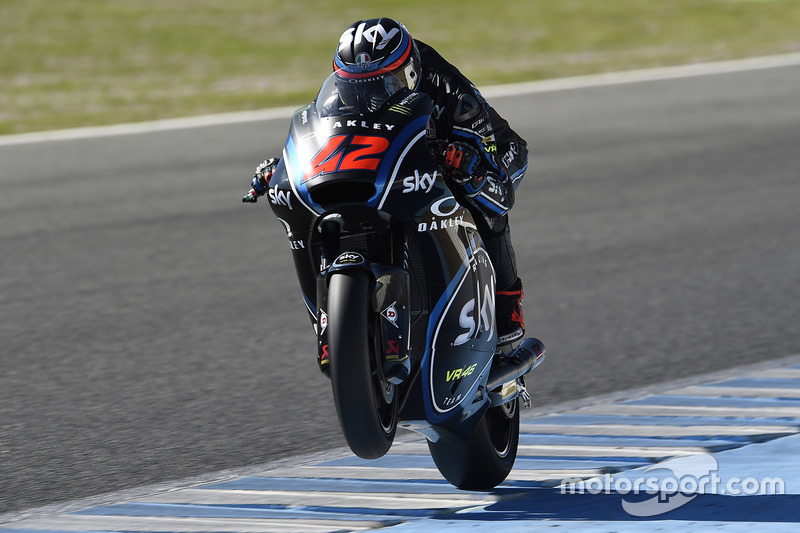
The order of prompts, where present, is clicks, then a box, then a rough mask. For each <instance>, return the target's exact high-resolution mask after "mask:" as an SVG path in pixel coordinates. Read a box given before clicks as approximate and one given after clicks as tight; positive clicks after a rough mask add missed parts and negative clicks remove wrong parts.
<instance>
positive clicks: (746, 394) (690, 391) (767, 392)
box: [664, 385, 800, 398]
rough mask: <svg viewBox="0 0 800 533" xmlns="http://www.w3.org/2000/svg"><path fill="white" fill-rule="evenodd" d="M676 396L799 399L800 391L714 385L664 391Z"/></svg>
mask: <svg viewBox="0 0 800 533" xmlns="http://www.w3.org/2000/svg"><path fill="white" fill-rule="evenodd" d="M664 394H671V395H677V396H711V397H721V398H731V397H733V398H800V389H769V388H766V387H718V386H716V385H709V386H695V387H685V388H683V389H677V390H671V391H666V392H665V393H664Z"/></svg>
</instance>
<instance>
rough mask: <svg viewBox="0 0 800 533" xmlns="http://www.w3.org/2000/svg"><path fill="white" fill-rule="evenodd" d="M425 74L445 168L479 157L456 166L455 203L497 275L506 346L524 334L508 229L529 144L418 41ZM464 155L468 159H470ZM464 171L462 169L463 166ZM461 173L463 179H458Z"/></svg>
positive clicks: (431, 132)
mask: <svg viewBox="0 0 800 533" xmlns="http://www.w3.org/2000/svg"><path fill="white" fill-rule="evenodd" d="M416 44H417V47H418V49H419V53H420V56H421V61H420V62H421V65H422V75H421V77H420V85H419V87H418V89H417V90H418V91H420V92H423V93H426V94H428V95H429V96H430V97H431V99H432V100H433V113H432V114H431V121H430V124H429V127H428V142H429V145H430V146H431V149H432V150H433V151H434V154H435V155H436V156H437V157H438V158H439V160H440V162H441V163H442V164H443V166H444V167H445V168H448V167H451V168H452V167H453V165H452V161H450V159H451V157H449V155H448V148H450V156H452V154H453V150H454V149H453V148H452V147H451V145H453V144H455V145H456V148H455V150H456V151H459V150H460V149H461V148H462V147H461V146H460V145H465V146H463V148H466V147H471V148H472V150H469V149H466V150H463V151H464V152H466V153H468V154H476V155H477V162H476V164H475V165H474V166H468V167H467V168H468V170H469V172H467V173H466V175H465V173H464V172H463V168H458V167H459V165H456V168H454V175H453V177H454V178H455V179H454V181H455V182H456V183H455V184H453V185H452V188H453V192H454V194H455V196H456V199H457V200H458V201H459V203H461V204H462V205H463V206H464V207H466V208H467V209H469V210H470V211H471V212H472V214H473V216H474V218H475V220H476V223H477V225H478V231H479V232H480V235H481V238H482V239H483V241H484V243H485V245H486V248H487V251H488V252H489V256H490V258H491V260H492V264H493V265H494V268H495V273H496V276H497V298H496V306H497V327H498V333H499V338H500V341H501V343H502V342H510V341H512V340H516V339H517V338H519V337H521V336H522V334H523V333H524V328H525V324H524V318H523V314H522V306H521V300H522V297H523V293H522V282H521V280H520V279H519V276H518V273H517V262H516V256H515V254H514V248H513V246H512V244H511V235H510V229H509V225H508V211H509V209H511V207H513V205H514V191H515V190H516V188H517V186H518V185H519V183H520V180H521V179H522V177H523V175H524V174H525V171H526V170H527V168H528V148H527V144H526V142H525V141H524V140H523V139H522V138H521V137H520V136H519V135H518V134H517V133H516V132H514V130H512V129H511V127H510V126H509V124H508V122H507V121H506V120H505V119H503V118H502V117H501V116H500V115H499V114H498V113H497V111H495V110H494V108H492V107H491V106H490V105H489V104H488V103H487V102H486V100H485V99H484V98H483V96H482V95H481V94H480V92H479V91H478V90H477V89H476V88H475V86H474V85H473V84H472V83H471V82H470V81H469V80H468V79H467V78H466V77H465V76H464V75H463V74H461V72H459V70H458V69H457V68H456V67H455V66H453V65H452V64H450V63H449V62H447V61H446V60H445V59H444V58H443V57H442V56H441V55H440V54H439V53H438V52H436V50H434V49H433V48H432V47H431V46H429V45H427V44H425V43H423V42H421V41H419V40H416ZM464 157H467V158H468V157H469V155H465V156H464ZM461 167H463V165H461ZM459 174H460V176H459Z"/></svg>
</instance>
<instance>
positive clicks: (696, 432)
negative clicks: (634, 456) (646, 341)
mask: <svg viewBox="0 0 800 533" xmlns="http://www.w3.org/2000/svg"><path fill="white" fill-rule="evenodd" d="M520 429H521V430H523V431H525V432H526V433H539V434H556V435H605V436H623V437H692V436H699V437H705V436H708V437H725V436H756V435H783V434H785V435H794V434H795V433H797V427H794V426H751V425H747V426H640V425H626V424H597V425H590V424H584V425H574V426H567V425H561V424H524V423H523V424H520Z"/></svg>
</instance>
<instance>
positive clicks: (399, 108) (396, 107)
mask: <svg viewBox="0 0 800 533" xmlns="http://www.w3.org/2000/svg"><path fill="white" fill-rule="evenodd" d="M389 111H393V112H395V113H400V114H401V115H406V116H407V117H410V116H411V115H413V114H414V112H413V111H411V109H409V108H408V107H406V106H404V105H399V104H395V105H392V106H389Z"/></svg>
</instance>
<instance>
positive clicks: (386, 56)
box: [333, 18, 420, 91]
mask: <svg viewBox="0 0 800 533" xmlns="http://www.w3.org/2000/svg"><path fill="white" fill-rule="evenodd" d="M333 70H334V72H335V73H336V74H337V75H338V76H340V77H342V78H346V79H351V80H364V79H367V78H374V77H378V76H382V75H384V74H387V73H392V74H394V75H395V76H396V77H397V78H398V79H399V80H400V81H401V82H403V84H404V85H405V86H406V87H407V88H409V89H411V90H412V91H413V90H415V89H416V88H417V87H418V86H419V78H420V57H419V50H418V49H417V45H416V43H415V42H414V39H412V38H411V34H410V33H408V30H407V29H406V27H405V26H404V25H403V24H402V23H401V22H398V21H396V20H392V19H389V18H379V19H369V20H359V21H358V22H355V23H353V24H352V25H351V26H350V27H348V28H347V29H346V30H345V31H344V33H343V34H342V36H341V37H340V38H339V45H338V47H337V48H336V54H335V55H334V58H333Z"/></svg>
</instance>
